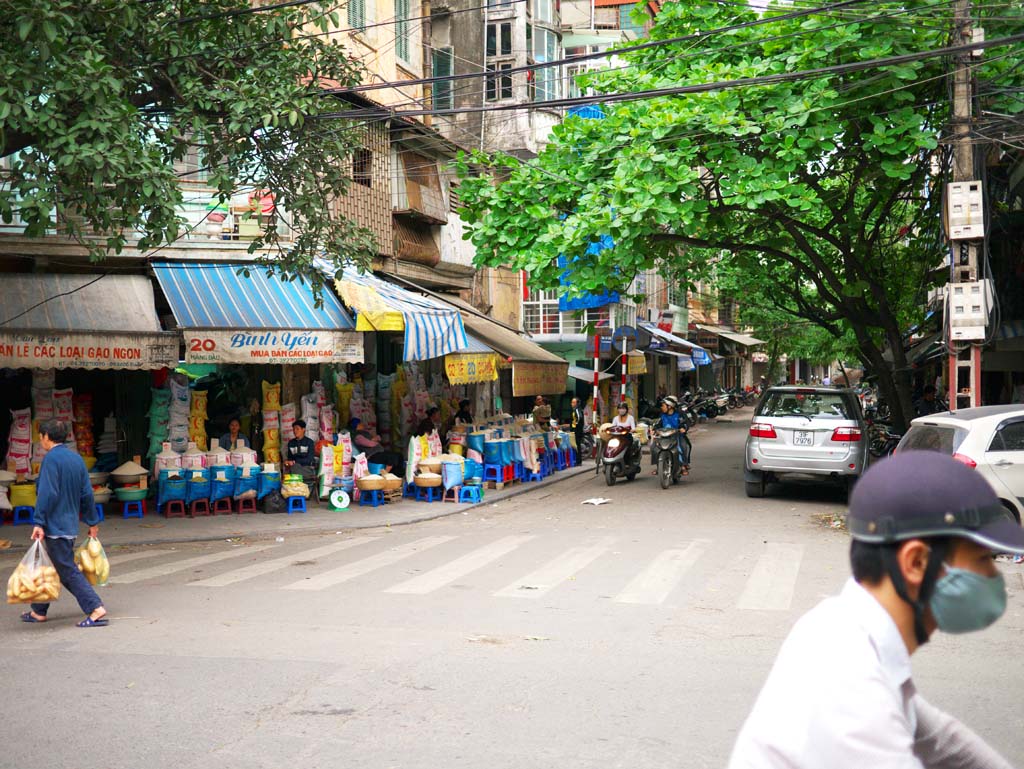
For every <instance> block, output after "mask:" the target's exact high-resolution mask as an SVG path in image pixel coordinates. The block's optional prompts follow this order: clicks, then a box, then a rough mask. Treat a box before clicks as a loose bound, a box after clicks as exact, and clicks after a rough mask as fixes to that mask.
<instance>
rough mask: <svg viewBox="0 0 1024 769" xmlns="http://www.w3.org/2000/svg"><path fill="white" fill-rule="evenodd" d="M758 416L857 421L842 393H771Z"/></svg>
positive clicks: (763, 402)
mask: <svg viewBox="0 0 1024 769" xmlns="http://www.w3.org/2000/svg"><path fill="white" fill-rule="evenodd" d="M757 416H759V417H830V418H832V419H856V415H854V414H852V413H851V411H850V406H849V403H848V402H847V400H846V398H844V397H843V395H842V394H841V393H838V392H821V391H819V390H798V391H796V392H793V391H792V390H789V391H777V392H769V393H768V395H767V396H766V397H765V399H764V400H763V401H762V402H761V404H760V407H759V408H758V410H757Z"/></svg>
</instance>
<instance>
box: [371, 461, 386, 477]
mask: <svg viewBox="0 0 1024 769" xmlns="http://www.w3.org/2000/svg"><path fill="white" fill-rule="evenodd" d="M366 466H367V468H369V470H370V475H384V471H385V470H387V465H379V464H377V463H376V462H368V463H367V464H366Z"/></svg>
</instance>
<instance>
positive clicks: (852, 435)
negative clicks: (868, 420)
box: [832, 427, 860, 443]
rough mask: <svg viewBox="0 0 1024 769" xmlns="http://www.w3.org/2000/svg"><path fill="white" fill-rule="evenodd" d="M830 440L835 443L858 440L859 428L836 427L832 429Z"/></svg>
mask: <svg viewBox="0 0 1024 769" xmlns="http://www.w3.org/2000/svg"><path fill="white" fill-rule="evenodd" d="M832 440H833V442H835V443H856V442H857V441H859V440H860V428H859V427H837V428H836V429H835V430H833V431H832Z"/></svg>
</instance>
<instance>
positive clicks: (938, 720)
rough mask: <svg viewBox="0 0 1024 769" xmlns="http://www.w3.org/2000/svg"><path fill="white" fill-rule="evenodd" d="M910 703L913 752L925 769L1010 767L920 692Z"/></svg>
mask: <svg viewBox="0 0 1024 769" xmlns="http://www.w3.org/2000/svg"><path fill="white" fill-rule="evenodd" d="M913 703H914V710H915V712H916V713H917V731H916V732H915V733H914V753H915V754H916V755H917V756H918V757H919V758H920V759H921V762H922V763H923V764H924V765H925V767H927V769H1013V766H1012V765H1011V764H1010V762H1009V761H1007V760H1006V759H1005V758H1003V757H1002V756H1000V755H999V754H998V753H997V752H996V751H995V750H993V749H992V748H991V747H989V745H988V744H987V743H986V742H985V741H984V740H982V739H981V737H979V736H978V735H977V734H975V733H974V732H972V731H971V730H970V729H968V728H967V727H966V726H964V725H963V724H962V723H960V722H959V721H958V720H957V719H955V718H953V717H952V716H950V715H948V714H947V713H943V712H942V711H941V710H939V709H938V708H937V707H935V706H934V705H931V704H929V703H928V702H926V701H925V699H924V698H923V697H921V695H915V696H914V699H913Z"/></svg>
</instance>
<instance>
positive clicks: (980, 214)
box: [946, 181, 985, 240]
mask: <svg viewBox="0 0 1024 769" xmlns="http://www.w3.org/2000/svg"><path fill="white" fill-rule="evenodd" d="M984 206H985V201H984V196H983V195H982V191H981V182H980V181H969V182H952V183H950V184H947V185H946V221H947V222H948V227H949V239H950V240H974V239H976V238H983V237H985V210H984Z"/></svg>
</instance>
